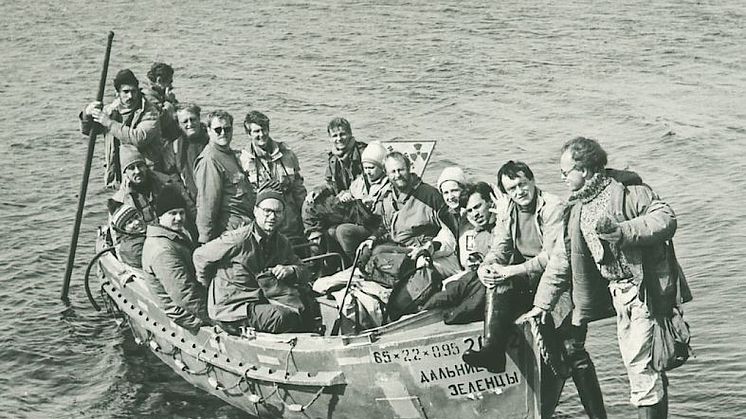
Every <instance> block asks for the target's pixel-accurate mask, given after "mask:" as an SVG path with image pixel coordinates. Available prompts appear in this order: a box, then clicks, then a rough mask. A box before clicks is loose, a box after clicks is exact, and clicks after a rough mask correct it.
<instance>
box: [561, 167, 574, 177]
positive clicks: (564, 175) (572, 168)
mask: <svg viewBox="0 0 746 419" xmlns="http://www.w3.org/2000/svg"><path fill="white" fill-rule="evenodd" d="M573 170H578V167H577V166H573V167H571V168H570V170H568V171H564V170H562V168H561V167H560V174H561V175H562V177H567V176H569V175H570V173H572V172H573Z"/></svg>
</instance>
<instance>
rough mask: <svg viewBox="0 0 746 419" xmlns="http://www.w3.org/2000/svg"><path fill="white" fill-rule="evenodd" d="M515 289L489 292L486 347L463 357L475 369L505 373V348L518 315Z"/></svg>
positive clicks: (487, 297) (487, 299)
mask: <svg viewBox="0 0 746 419" xmlns="http://www.w3.org/2000/svg"><path fill="white" fill-rule="evenodd" d="M514 294H515V292H514V290H513V289H510V290H508V291H507V292H497V291H495V290H487V294H486V296H485V297H486V298H485V304H484V340H483V342H484V346H483V347H482V350H481V351H468V350H467V351H466V352H464V355H463V356H462V357H461V359H463V361H464V362H465V363H467V364H469V365H471V366H473V367H481V368H486V369H487V371H489V372H492V373H495V374H498V373H501V372H505V348H506V344H507V341H508V338H509V337H510V334H511V333H512V332H513V330H514V325H513V321H514V320H515V319H516V317H517V314H518V313H516V310H515V308H514V306H515V301H516V298H515V297H516V296H515V295H514Z"/></svg>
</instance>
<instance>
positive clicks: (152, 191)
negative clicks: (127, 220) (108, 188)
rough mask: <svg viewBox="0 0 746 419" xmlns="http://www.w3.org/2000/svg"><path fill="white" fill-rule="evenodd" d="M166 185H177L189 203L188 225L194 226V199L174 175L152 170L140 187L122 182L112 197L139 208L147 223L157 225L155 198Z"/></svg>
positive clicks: (195, 210) (195, 209)
mask: <svg viewBox="0 0 746 419" xmlns="http://www.w3.org/2000/svg"><path fill="white" fill-rule="evenodd" d="M166 186H172V187H175V188H177V189H178V190H179V192H180V193H181V196H182V197H183V198H184V201H185V202H186V204H187V207H186V208H185V209H186V213H187V216H188V220H187V224H188V227H190V226H192V225H193V224H194V220H195V217H196V215H197V208H196V206H195V205H194V200H192V198H191V196H189V193H188V192H187V190H186V188H185V187H184V185H183V184H182V183H181V182H180V181H179V180H178V179H177V178H175V177H173V176H168V175H165V174H163V173H160V172H156V171H152V170H151V171H149V172H148V174H147V177H146V180H145V183H144V184H143V185H141V186H140V187H139V188H134V187H132V186H129V185H126V184H125V183H122V184H121V185H119V189H118V190H117V192H115V193H114V195H113V196H112V197H111V199H112V200H114V201H117V202H121V203H122V204H127V205H129V206H132V207H135V208H137V210H138V212H139V213H140V215H142V217H143V220H144V221H145V223H146V224H151V225H156V224H158V216H157V215H156V213H155V200H156V197H157V196H158V194H159V193H160V191H161V190H162V189H163V188H165V187H166ZM190 229H191V227H190Z"/></svg>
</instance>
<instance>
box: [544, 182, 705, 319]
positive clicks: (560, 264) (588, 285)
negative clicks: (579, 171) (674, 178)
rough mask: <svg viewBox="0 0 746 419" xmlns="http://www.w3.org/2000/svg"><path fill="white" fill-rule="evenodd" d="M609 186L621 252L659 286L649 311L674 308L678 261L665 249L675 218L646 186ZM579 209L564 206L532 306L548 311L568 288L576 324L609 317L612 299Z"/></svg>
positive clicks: (610, 208)
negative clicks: (560, 226) (588, 243)
mask: <svg viewBox="0 0 746 419" xmlns="http://www.w3.org/2000/svg"><path fill="white" fill-rule="evenodd" d="M608 187H609V188H613V189H612V193H611V197H610V201H609V205H608V207H607V210H608V213H607V215H608V216H609V217H611V218H612V219H613V220H615V221H616V222H618V223H619V226H620V228H621V231H622V239H621V241H620V243H619V245H620V247H621V249H622V252H623V253H624V255H625V256H626V258H627V260H628V261H629V263H640V264H641V265H642V272H643V279H642V281H644V282H648V283H651V284H659V287H660V289H661V291H660V295H652V294H651V298H649V299H648V304H649V306H650V308H651V309H652V310H653V311H658V310H662V311H665V310H666V308H669V309H670V307H671V306H672V305H673V304H675V301H674V298H675V294H676V293H675V291H674V284H675V282H676V281H678V280H681V281H684V279H683V277H680V275H679V269H680V268H679V266H678V262H677V261H676V260H675V258H674V259H672V258H671V256H669V254H670V253H671V252H669V247H668V245H667V241H669V240H670V239H671V238H672V237H673V235H674V233H675V232H676V215H675V214H674V212H673V210H672V209H671V207H670V206H669V205H668V204H667V203H665V202H664V201H663V200H661V199H660V197H658V195H657V194H656V193H655V192H653V190H652V189H650V187H648V186H647V185H644V184H641V185H630V186H626V187H625V186H624V185H622V184H621V183H619V182H617V181H615V180H613V179H612V183H611V185H609V186H608ZM582 207H583V206H582V203H574V204H572V203H571V204H570V205H569V206H568V209H567V211H566V212H565V222H564V223H563V224H564V228H563V229H562V231H561V234H560V236H559V237H558V240H559V241H558V242H557V245H556V246H554V248H553V249H552V253H551V255H550V257H549V264H548V265H547V268H546V270H545V272H544V275H542V277H541V281H540V282H539V287H538V289H537V291H536V296H535V298H534V305H535V306H537V307H541V308H543V309H546V310H548V309H551V308H552V307H553V306H554V305H555V304H556V303H557V300H558V298H559V296H560V295H561V294H562V293H563V291H565V290H567V289H570V288H571V289H572V301H573V303H574V309H573V313H572V321H573V323H574V324H582V323H585V322H588V321H593V320H596V319H599V318H604V317H608V315H609V310H608V308H609V307H608V306H609V302H610V299H611V298H610V296H609V291H608V289H607V288H606V281H605V280H604V279H603V278H602V277H601V275H600V273H599V270H598V267H597V265H596V263H595V261H594V260H593V257H592V256H591V255H590V253H589V252H588V251H587V246H586V245H585V241H584V238H583V236H582V233H581V232H580V212H581V211H582ZM684 282H685V281H684ZM684 285H685V286H686V284H685V283H684ZM687 290H688V287H687ZM690 298H691V296H689V299H690ZM664 306H665V307H664Z"/></svg>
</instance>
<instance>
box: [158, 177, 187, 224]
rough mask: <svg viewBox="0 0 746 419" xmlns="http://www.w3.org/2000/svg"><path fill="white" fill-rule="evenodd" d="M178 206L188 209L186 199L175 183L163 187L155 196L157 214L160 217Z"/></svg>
mask: <svg viewBox="0 0 746 419" xmlns="http://www.w3.org/2000/svg"><path fill="white" fill-rule="evenodd" d="M177 208H183V209H185V210H186V201H185V200H184V197H183V196H182V195H181V191H179V189H178V188H176V187H175V186H173V185H168V186H166V187H164V188H163V189H161V192H160V193H159V194H158V196H157V197H156V198H155V214H156V215H157V216H159V217H160V216H161V215H163V214H165V213H167V212H169V211H171V210H172V209H177Z"/></svg>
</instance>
